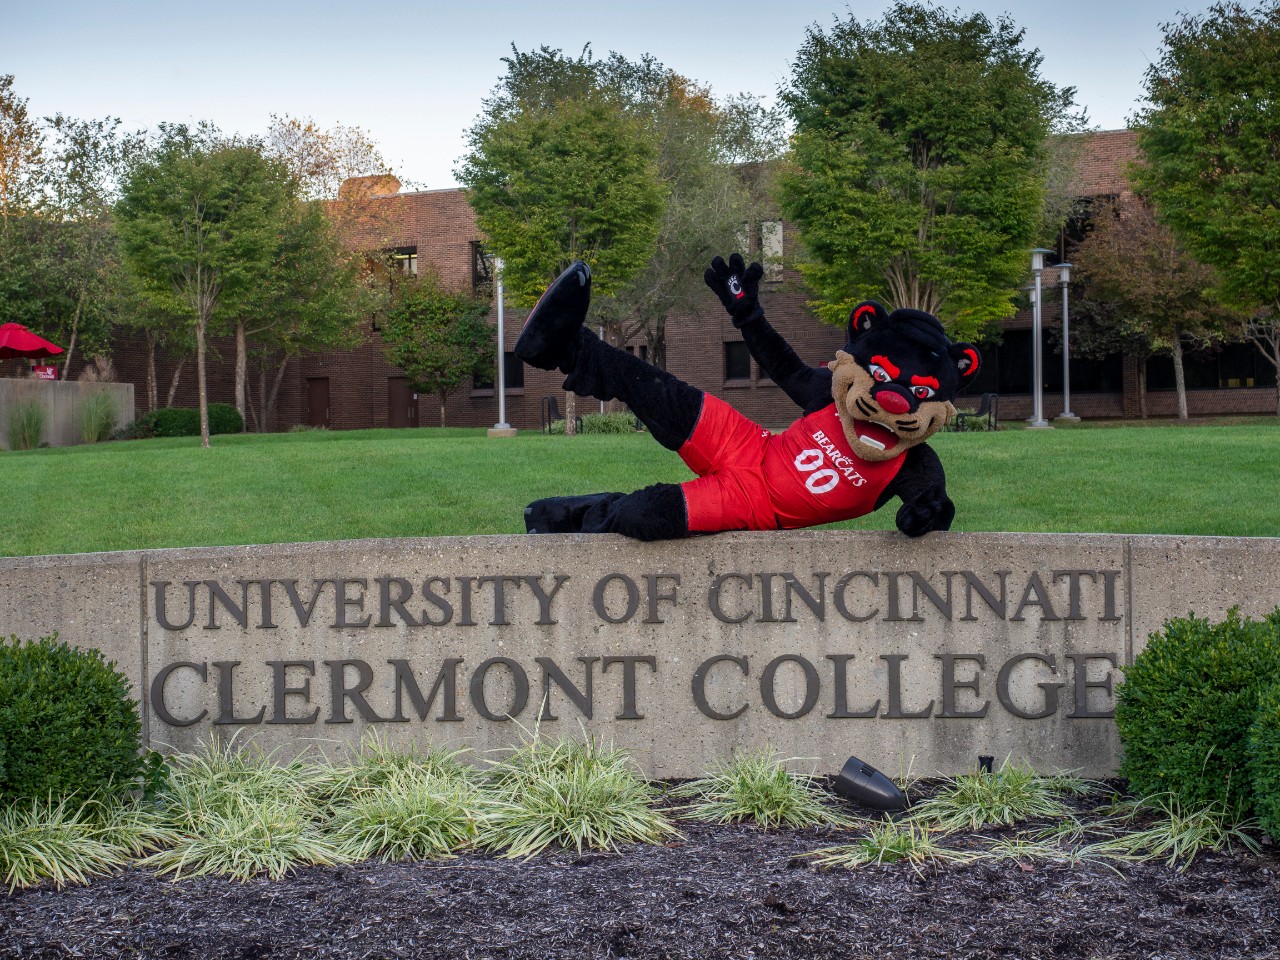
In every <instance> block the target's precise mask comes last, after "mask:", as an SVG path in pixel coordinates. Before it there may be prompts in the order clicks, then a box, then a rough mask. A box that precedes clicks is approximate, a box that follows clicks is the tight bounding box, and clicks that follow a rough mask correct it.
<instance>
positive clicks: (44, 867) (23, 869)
mask: <svg viewBox="0 0 1280 960" xmlns="http://www.w3.org/2000/svg"><path fill="white" fill-rule="evenodd" d="M102 833H103V831H102V827H101V825H100V823H99V822H98V820H97V818H96V817H95V811H94V810H93V809H92V808H91V805H90V804H87V803H82V804H75V803H72V802H71V801H69V800H67V799H65V798H64V799H62V800H59V801H57V802H56V803H55V802H54V801H52V800H49V799H45V800H39V799H37V800H19V801H16V802H11V803H8V804H6V805H4V806H0V876H2V877H3V880H4V883H5V885H6V886H8V888H9V892H10V893H12V892H13V891H14V890H17V889H26V888H27V887H34V886H36V885H38V884H41V883H45V882H52V883H53V885H54V886H55V887H57V888H58V889H59V890H61V889H62V888H63V887H65V886H67V885H68V884H83V883H88V882H89V879H90V878H91V877H93V876H96V875H98V874H102V873H106V872H108V871H110V870H112V869H114V868H115V867H117V866H119V865H120V864H122V863H123V862H124V853H125V851H124V850H123V849H121V848H120V847H118V846H116V845H114V844H112V843H111V842H110V840H109V839H108V838H105V837H104V836H103V835H102Z"/></svg>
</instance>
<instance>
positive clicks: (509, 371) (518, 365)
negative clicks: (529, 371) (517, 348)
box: [471, 350, 524, 390]
mask: <svg viewBox="0 0 1280 960" xmlns="http://www.w3.org/2000/svg"><path fill="white" fill-rule="evenodd" d="M502 358H503V367H502V372H503V379H504V380H505V381H506V383H507V389H508V390H523V389H524V361H523V360H521V359H520V358H519V357H517V356H516V355H515V354H514V353H512V352H511V351H510V350H507V351H505V352H504V353H503V354H502ZM494 372H495V373H496V372H497V371H496V370H495V371H494ZM471 389H473V390H492V389H493V374H487V375H485V376H479V377H472V378H471Z"/></svg>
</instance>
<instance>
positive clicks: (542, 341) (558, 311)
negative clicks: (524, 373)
mask: <svg viewBox="0 0 1280 960" xmlns="http://www.w3.org/2000/svg"><path fill="white" fill-rule="evenodd" d="M590 304H591V268H590V267H588V266H587V265H586V264H585V263H583V262H582V261H581V260H575V261H574V262H573V263H572V264H570V266H569V269H568V270H566V271H565V272H564V273H562V274H560V276H558V277H556V279H555V280H553V281H552V283H551V286H549V287H547V289H546V290H545V291H544V292H543V294H542V296H541V298H539V300H538V302H537V303H536V304H534V306H533V309H532V310H530V311H529V318H528V319H527V320H525V322H524V329H523V330H521V331H520V338H519V339H518V340H516V346H515V353H516V356H517V357H519V358H520V359H521V360H523V361H524V362H525V363H527V364H529V366H531V367H537V368H538V369H539V370H554V369H556V368H557V367H560V368H561V369H562V370H564V371H565V372H567V371H568V370H569V369H570V368H572V366H573V353H574V348H575V347H576V345H577V337H578V330H579V329H581V327H582V324H583V322H584V321H585V320H586V319H587V307H588V306H590Z"/></svg>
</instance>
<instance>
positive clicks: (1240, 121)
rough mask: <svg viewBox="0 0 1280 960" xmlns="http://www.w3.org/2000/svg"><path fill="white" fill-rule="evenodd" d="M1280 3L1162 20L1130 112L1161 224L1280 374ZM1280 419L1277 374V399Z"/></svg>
mask: <svg viewBox="0 0 1280 960" xmlns="http://www.w3.org/2000/svg"><path fill="white" fill-rule="evenodd" d="M1278 89H1280V2H1277V0H1264V2H1263V3H1261V4H1260V5H1259V6H1258V7H1257V8H1256V9H1255V10H1253V11H1249V10H1246V9H1245V7H1243V6H1241V5H1240V4H1238V3H1234V2H1220V3H1216V4H1214V5H1213V6H1212V7H1210V8H1209V10H1208V11H1207V12H1206V13H1205V14H1202V15H1195V16H1193V15H1184V16H1183V17H1182V19H1180V20H1178V21H1176V22H1173V23H1168V24H1165V25H1164V47H1163V49H1162V50H1161V54H1160V58H1159V60H1158V61H1156V62H1155V63H1153V64H1152V65H1151V66H1150V67H1148V68H1147V74H1146V93H1147V99H1148V100H1149V101H1150V106H1149V107H1146V108H1145V109H1143V110H1140V111H1139V112H1138V114H1137V117H1136V121H1137V128H1138V146H1139V148H1140V150H1141V153H1142V156H1143V158H1144V160H1145V162H1144V163H1143V164H1141V165H1140V166H1138V167H1136V168H1135V170H1134V172H1133V176H1134V179H1135V182H1136V183H1137V185H1138V187H1139V188H1140V189H1141V190H1142V191H1143V192H1144V193H1145V194H1146V195H1147V196H1148V197H1149V198H1150V200H1151V202H1152V203H1153V204H1154V205H1155V208H1156V210H1157V212H1158V213H1159V215H1160V218H1161V220H1162V221H1163V222H1164V223H1166V224H1168V225H1169V227H1170V229H1172V230H1173V232H1174V233H1175V234H1176V235H1177V236H1178V238H1179V239H1180V240H1181V241H1182V242H1183V243H1185V244H1186V245H1187V246H1188V247H1189V248H1190V250H1191V251H1192V252H1193V253H1194V254H1195V255H1196V256H1197V257H1199V258H1200V259H1201V260H1203V261H1204V262H1205V263H1207V264H1210V265H1212V266H1214V267H1216V268H1217V271H1218V282H1217V288H1218V291H1219V294H1220V295H1221V297H1222V298H1223V299H1224V300H1226V301H1228V302H1230V303H1233V304H1235V305H1237V306H1239V307H1240V308H1242V309H1246V310H1249V311H1250V312H1254V313H1255V314H1256V315H1255V318H1254V320H1253V321H1252V323H1251V324H1250V326H1249V335H1250V337H1251V339H1252V340H1253V342H1254V344H1255V345H1256V346H1257V347H1258V349H1259V350H1260V351H1261V352H1262V355H1263V356H1265V357H1266V358H1267V360H1268V361H1269V362H1270V363H1271V364H1272V366H1274V367H1276V369H1277V373H1278V374H1280V260H1277V256H1276V254H1277V251H1278V250H1280V220H1278V219H1277V217H1276V207H1277V204H1280V100H1278V99H1277V97H1276V91H1277V90H1278ZM1276 415H1277V416H1280V378H1278V386H1277V392H1276Z"/></svg>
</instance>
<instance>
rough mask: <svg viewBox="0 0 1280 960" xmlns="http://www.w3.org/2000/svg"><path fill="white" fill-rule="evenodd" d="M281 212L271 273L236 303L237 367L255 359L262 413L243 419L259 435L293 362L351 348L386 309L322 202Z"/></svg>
mask: <svg viewBox="0 0 1280 960" xmlns="http://www.w3.org/2000/svg"><path fill="white" fill-rule="evenodd" d="M280 212H281V218H280V220H279V221H278V224H277V230H278V235H277V243H276V248H275V252H274V255H273V257H272V261H271V265H270V270H269V272H268V274H267V276H266V278H265V279H264V281H263V282H262V283H260V284H258V285H257V286H256V287H254V289H253V290H252V291H250V292H249V294H248V295H247V296H245V297H244V298H242V299H241V300H240V301H239V303H238V311H239V317H238V322H237V324H236V331H237V349H236V357H237V364H240V363H241V362H243V363H244V364H245V365H246V367H247V360H248V355H249V353H250V352H252V353H254V354H255V356H256V358H257V362H258V373H259V390H258V406H257V411H256V412H255V411H254V410H252V409H248V410H245V411H242V412H243V413H244V414H245V422H246V423H248V422H249V420H250V417H253V418H255V419H256V421H257V426H258V429H259V430H260V431H266V430H268V429H270V424H271V423H272V422H273V420H274V416H275V408H276V398H277V396H278V395H279V392H280V384H281V383H282V382H283V380H284V374H285V371H286V369H287V368H288V365H289V362H290V361H291V360H293V359H294V358H295V357H297V356H298V355H299V354H301V353H302V352H304V351H307V350H323V349H334V348H339V347H346V346H352V345H354V344H355V343H357V342H358V341H359V339H360V334H359V332H358V329H357V328H358V325H359V324H360V323H361V322H362V321H363V320H365V319H366V318H367V317H368V316H369V315H370V314H371V313H372V312H373V311H374V310H375V309H377V308H379V307H381V306H382V305H383V302H384V297H383V295H382V294H381V293H380V289H381V288H380V287H375V285H374V284H372V283H370V282H368V281H369V280H370V278H369V277H368V276H367V275H365V274H364V272H363V271H362V269H361V266H362V261H361V260H360V259H359V257H358V256H357V255H355V254H353V253H352V252H351V251H348V250H347V249H346V248H345V247H344V246H343V245H342V243H341V242H340V241H339V239H338V236H337V232H336V229H335V225H334V223H333V221H331V220H330V218H329V215H328V213H327V212H326V207H325V205H324V204H323V203H322V202H321V201H318V200H294V201H293V202H291V203H288V204H285V205H283V206H282V208H281V211H280ZM242 358H243V361H242ZM240 380H241V377H239V376H237V382H238V383H239V382H240ZM242 399H244V400H246V401H247V397H245V398H242ZM246 406H249V405H248V404H247V402H246Z"/></svg>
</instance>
